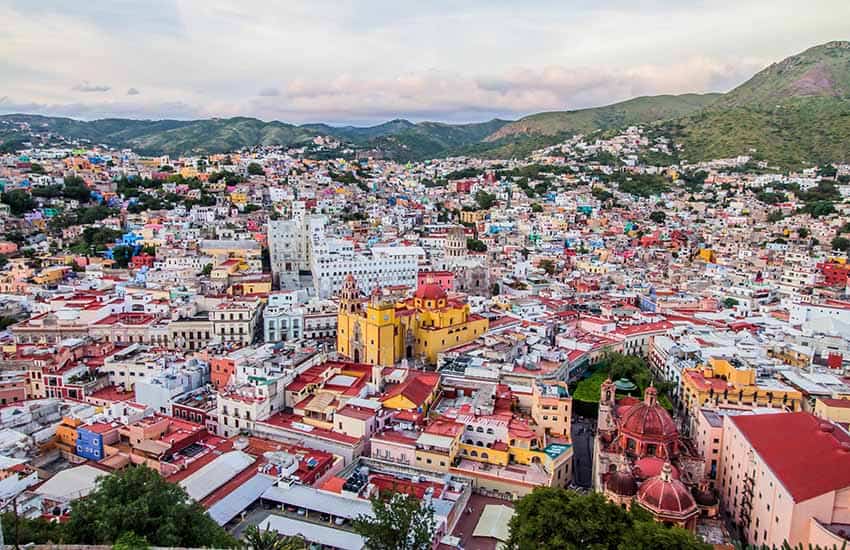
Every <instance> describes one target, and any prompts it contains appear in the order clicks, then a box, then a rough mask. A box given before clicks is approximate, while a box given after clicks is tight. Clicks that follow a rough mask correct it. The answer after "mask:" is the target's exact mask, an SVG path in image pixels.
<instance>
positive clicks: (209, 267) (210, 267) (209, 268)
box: [201, 264, 213, 277]
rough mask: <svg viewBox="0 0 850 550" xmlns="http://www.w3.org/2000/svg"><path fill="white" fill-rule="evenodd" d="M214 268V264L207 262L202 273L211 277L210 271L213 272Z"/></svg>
mask: <svg viewBox="0 0 850 550" xmlns="http://www.w3.org/2000/svg"><path fill="white" fill-rule="evenodd" d="M212 270H213V264H207V265H205V266H204V268H203V269H202V270H201V275H203V276H204V277H209V276H210V273H212Z"/></svg>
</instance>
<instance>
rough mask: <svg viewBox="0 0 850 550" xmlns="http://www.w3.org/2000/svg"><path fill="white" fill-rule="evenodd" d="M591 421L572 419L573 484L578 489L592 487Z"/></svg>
mask: <svg viewBox="0 0 850 550" xmlns="http://www.w3.org/2000/svg"><path fill="white" fill-rule="evenodd" d="M595 426H596V424H595V422H594V420H593V419H588V418H584V417H581V416H576V417H575V418H574V419H573V425H572V437H573V472H574V473H575V474H574V480H573V482H574V483H575V484H576V485H578V486H579V487H584V488H588V489H589V488H590V487H591V486H592V485H593V432H592V428H593V427H595Z"/></svg>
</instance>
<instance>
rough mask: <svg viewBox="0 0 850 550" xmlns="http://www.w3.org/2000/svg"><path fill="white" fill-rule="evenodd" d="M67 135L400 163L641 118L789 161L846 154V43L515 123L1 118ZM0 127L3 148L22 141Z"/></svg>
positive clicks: (516, 146)
mask: <svg viewBox="0 0 850 550" xmlns="http://www.w3.org/2000/svg"><path fill="white" fill-rule="evenodd" d="M3 121H7V122H12V123H20V122H26V123H29V125H30V127H31V129H32V130H33V131H38V132H49V133H52V134H55V135H59V136H62V137H64V138H67V139H71V140H88V141H89V142H91V143H93V144H104V145H109V146H113V147H131V148H133V149H134V150H136V151H138V152H140V153H142V154H151V155H155V154H170V155H179V154H211V153H223V152H227V151H233V150H238V149H241V148H244V147H254V146H263V145H280V146H300V145H305V144H309V143H310V141H311V140H312V139H314V138H315V137H316V136H332V137H334V138H336V139H338V140H340V141H342V142H344V143H347V144H349V145H352V146H354V147H356V148H358V149H367V150H375V151H380V152H381V153H382V154H383V155H384V156H385V157H387V158H393V159H395V160H398V161H410V160H424V159H428V158H438V157H445V156H456V155H468V156H478V157H483V158H520V157H524V156H526V155H528V154H529V153H530V152H531V151H533V150H536V149H540V148H543V147H546V146H549V145H553V144H556V143H558V142H561V141H563V140H565V139H567V138H569V137H570V136H572V135H575V134H585V135H588V134H593V133H594V132H600V133H604V132H607V131H614V130H619V129H622V128H625V127H628V126H632V125H649V126H651V127H652V128H653V133H656V132H657V133H659V134H660V135H666V136H668V137H670V138H671V139H673V140H674V141H675V142H676V143H679V144H681V145H682V147H681V149H680V150H679V151H677V153H676V158H673V159H671V160H673V161H679V160H688V161H691V162H695V161H700V160H710V159H714V158H728V157H734V156H737V155H742V154H748V155H751V156H753V157H754V158H755V159H759V160H767V161H769V162H771V163H774V164H777V165H781V166H788V167H791V166H793V167H797V166H807V165H813V164H820V163H828V162H850V42H848V41H834V42H828V43H826V44H822V45H819V46H815V47H813V48H810V49H808V50H806V51H804V52H802V53H800V54H797V55H794V56H791V57H788V58H786V59H784V60H783V61H780V62H778V63H774V64H772V65H770V66H769V67H767V68H765V69H764V70H762V71H760V72H759V73H757V74H756V75H755V76H753V77H752V78H751V79H750V80H748V81H747V82H745V83H743V84H742V85H740V86H738V87H737V88H735V89H733V90H731V91H730V92H727V93H722V94H721V93H708V94H683V95H658V96H645V97H638V98H634V99H630V100H627V101H623V102H619V103H615V104H612V105H606V106H602V107H595V108H589V109H580V110H574V111H556V112H545V113H538V114H533V115H529V116H526V117H523V118H521V119H519V120H516V121H508V120H500V119H493V120H491V121H488V122H482V123H472V124H447V123H440V122H419V123H413V122H410V121H407V120H404V119H395V120H391V121H388V122H385V123H383V124H379V125H376V126H370V127H356V126H339V127H338V126H330V125H327V124H304V125H300V126H296V125H293V124H287V123H284V122H278V121H271V122H264V121H261V120H258V119H256V118H249V117H233V118H213V119H204V120H134V119H118V118H109V119H101V120H93V121H79V120H74V119H71V118H62V117H49V116H41V115H26V114H14V115H3V116H0V122H3ZM8 126H9V125H8V124H7V125H6V129H4V127H3V125H2V124H0V151H2V150H5V151H9V150H15V148H16V147H18V148H20V147H21V145H22V142H23V140H22V136H21V135H20V133H17V134H15V133H12V132H10V131H9V128H8Z"/></svg>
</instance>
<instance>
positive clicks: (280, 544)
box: [243, 525, 307, 550]
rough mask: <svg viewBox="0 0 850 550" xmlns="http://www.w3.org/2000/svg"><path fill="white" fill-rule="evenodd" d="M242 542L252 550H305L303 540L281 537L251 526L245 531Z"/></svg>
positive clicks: (274, 532) (272, 532)
mask: <svg viewBox="0 0 850 550" xmlns="http://www.w3.org/2000/svg"><path fill="white" fill-rule="evenodd" d="M243 541H244V542H245V543H246V544H247V545H248V546H249V547H250V548H252V549H253V550H302V549H306V548H307V544H306V543H305V541H304V539H301V538H298V537H282V536H280V535H279V534H278V533H277V532H276V531H272V530H271V529H260V528H259V527H257V526H256V525H252V526H250V527H248V528H247V529H245V534H244V536H243Z"/></svg>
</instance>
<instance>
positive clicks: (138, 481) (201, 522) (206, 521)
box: [65, 466, 236, 548]
mask: <svg viewBox="0 0 850 550" xmlns="http://www.w3.org/2000/svg"><path fill="white" fill-rule="evenodd" d="M128 533H133V534H134V535H135V536H136V537H140V538H142V539H144V540H145V541H147V543H148V544H150V545H152V546H182V547H196V548H197V547H201V546H211V547H217V548H225V547H233V546H236V541H235V540H234V539H233V538H232V537H231V536H230V535H228V534H227V532H226V531H225V530H224V529H222V528H221V527H219V525H218V524H217V523H216V522H215V521H213V519H212V518H211V517H210V516H208V515H207V514H206V512H205V511H204V508H203V507H202V506H201V505H200V504H199V503H197V502H195V501H194V500H192V499H191V498H190V497H189V495H187V494H186V491H184V490H183V488H181V487H180V486H179V485H177V484H174V483H168V482H167V481H165V479H163V478H162V477H161V476H160V475H159V473H157V472H155V471H154V470H152V469H150V468H148V467H147V466H135V467H130V468H127V469H126V470H123V471H120V472H117V473H114V474H111V475H106V476H104V477H101V478H100V479H98V481H97V486H96V488H95V490H94V491H92V492H91V493H90V494H89V496H88V497H86V498H84V499H80V500H76V501H74V502H73V504H72V505H71V518H70V520H69V521H68V522H67V523H66V524H65V535H66V540H67V541H68V542H72V543H74V544H112V543H114V542H116V541H118V540H119V539H124V540H128V539H129V537H130V535H128ZM125 537H126V538H125Z"/></svg>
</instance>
